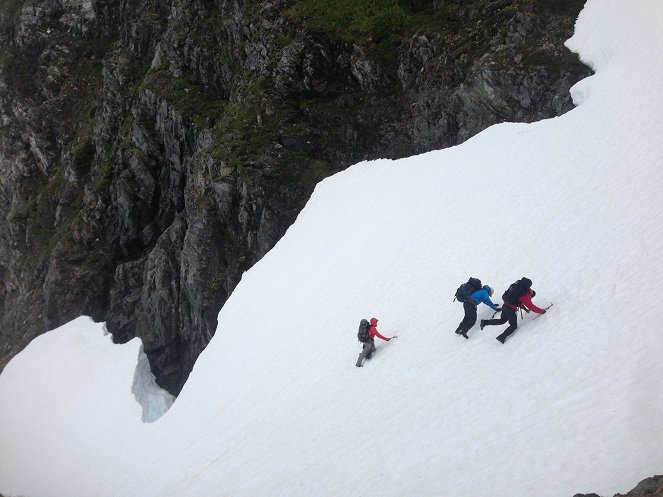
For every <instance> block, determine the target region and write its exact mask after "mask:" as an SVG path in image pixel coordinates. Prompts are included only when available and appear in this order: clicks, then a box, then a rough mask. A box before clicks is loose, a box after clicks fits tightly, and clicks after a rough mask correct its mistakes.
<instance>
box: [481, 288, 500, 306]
mask: <svg viewBox="0 0 663 497" xmlns="http://www.w3.org/2000/svg"><path fill="white" fill-rule="evenodd" d="M482 297H483V299H482V300H483V303H484V304H486V305H487V306H488V307H490V308H491V309H492V310H494V311H499V310H500V308H499V307H497V306H496V305H495V304H493V301H492V300H490V295H488V292H486V291H485V290H484V292H483V295H482Z"/></svg>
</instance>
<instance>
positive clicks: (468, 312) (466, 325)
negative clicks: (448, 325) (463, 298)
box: [456, 302, 477, 338]
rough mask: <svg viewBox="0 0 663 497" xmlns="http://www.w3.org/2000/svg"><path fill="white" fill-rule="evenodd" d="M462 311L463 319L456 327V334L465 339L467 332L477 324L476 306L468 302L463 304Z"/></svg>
mask: <svg viewBox="0 0 663 497" xmlns="http://www.w3.org/2000/svg"><path fill="white" fill-rule="evenodd" d="M463 310H464V311H465V317H464V318H463V320H462V321H461V322H460V324H459V325H458V329H457V330H456V333H457V334H459V335H463V336H464V337H465V338H467V332H468V331H469V330H470V328H472V326H474V323H476V322H477V306H476V305H474V304H471V303H469V302H463Z"/></svg>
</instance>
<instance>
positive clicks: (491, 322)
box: [479, 304, 513, 330]
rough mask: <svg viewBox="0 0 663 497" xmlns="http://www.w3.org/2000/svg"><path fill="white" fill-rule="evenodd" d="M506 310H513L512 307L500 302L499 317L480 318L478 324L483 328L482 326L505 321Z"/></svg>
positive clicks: (506, 318)
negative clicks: (500, 310) (500, 312)
mask: <svg viewBox="0 0 663 497" xmlns="http://www.w3.org/2000/svg"><path fill="white" fill-rule="evenodd" d="M508 310H513V309H511V308H510V307H509V306H507V305H504V304H502V314H501V315H500V317H499V318H497V319H482V320H481V323H479V326H480V327H481V329H482V330H483V327H484V326H495V325H498V324H504V323H506V322H507V320H508V317H507V313H508Z"/></svg>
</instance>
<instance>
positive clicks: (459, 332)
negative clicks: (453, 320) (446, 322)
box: [454, 328, 463, 335]
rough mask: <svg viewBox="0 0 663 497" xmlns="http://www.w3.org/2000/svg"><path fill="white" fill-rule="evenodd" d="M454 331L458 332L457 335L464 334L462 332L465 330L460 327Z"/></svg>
mask: <svg viewBox="0 0 663 497" xmlns="http://www.w3.org/2000/svg"><path fill="white" fill-rule="evenodd" d="M454 333H456V335H462V334H463V330H461V329H460V328H458V329H457V330H456V331H455V332H454Z"/></svg>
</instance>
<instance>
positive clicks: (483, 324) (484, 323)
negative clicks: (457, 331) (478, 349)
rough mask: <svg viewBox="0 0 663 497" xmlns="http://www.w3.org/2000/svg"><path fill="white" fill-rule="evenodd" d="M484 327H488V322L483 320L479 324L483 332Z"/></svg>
mask: <svg viewBox="0 0 663 497" xmlns="http://www.w3.org/2000/svg"><path fill="white" fill-rule="evenodd" d="M484 326H486V322H485V321H484V320H483V319H482V320H481V322H480V323H479V329H481V330H483V328H484Z"/></svg>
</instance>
